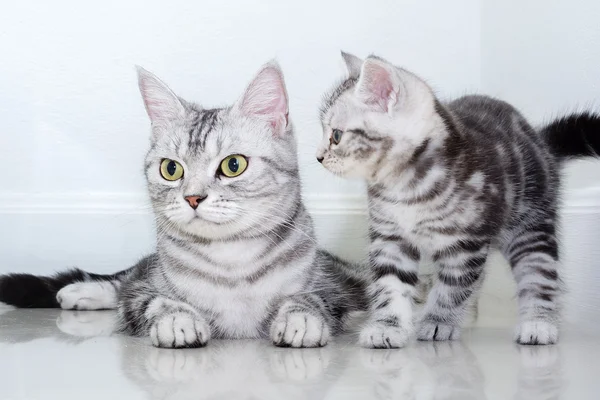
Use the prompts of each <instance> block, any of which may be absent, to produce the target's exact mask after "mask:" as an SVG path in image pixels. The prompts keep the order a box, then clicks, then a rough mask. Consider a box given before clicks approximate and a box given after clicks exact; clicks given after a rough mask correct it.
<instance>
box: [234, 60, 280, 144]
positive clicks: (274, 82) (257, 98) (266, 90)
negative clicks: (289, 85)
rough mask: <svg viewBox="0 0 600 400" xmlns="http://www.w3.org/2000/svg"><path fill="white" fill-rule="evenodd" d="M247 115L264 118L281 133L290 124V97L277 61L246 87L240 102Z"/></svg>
mask: <svg viewBox="0 0 600 400" xmlns="http://www.w3.org/2000/svg"><path fill="white" fill-rule="evenodd" d="M240 109H241V111H242V113H243V114H244V115H246V116H250V117H256V118H260V119H264V120H266V121H268V122H269V124H270V125H271V127H272V128H273V131H274V132H275V133H277V134H279V133H281V132H282V131H283V130H284V129H285V127H286V126H287V124H288V97H287V91H286V89H285V81H284V79H283V73H282V72H281V70H280V69H279V66H278V65H277V64H275V63H270V64H267V65H266V66H265V67H263V69H262V70H260V72H259V73H258V74H257V75H256V77H255V78H254V80H253V81H252V82H251V83H250V85H249V86H248V88H247V89H246V93H244V96H243V98H242V100H241V103H240Z"/></svg>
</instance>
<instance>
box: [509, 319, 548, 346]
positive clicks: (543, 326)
mask: <svg viewBox="0 0 600 400" xmlns="http://www.w3.org/2000/svg"><path fill="white" fill-rule="evenodd" d="M515 341H516V342H517V343H519V344H541V345H544V344H554V343H556V342H558V327H557V326H556V325H555V324H553V323H552V322H547V321H523V322H521V323H520V324H519V325H518V326H517V329H516V330H515Z"/></svg>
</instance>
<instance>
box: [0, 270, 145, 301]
mask: <svg viewBox="0 0 600 400" xmlns="http://www.w3.org/2000/svg"><path fill="white" fill-rule="evenodd" d="M132 269H133V268H129V269H126V270H124V271H120V272H117V273H116V274H112V275H99V274H92V273H88V272H85V271H82V270H80V269H78V268H73V269H70V270H67V271H64V272H59V273H57V274H55V275H52V276H37V275H31V274H8V275H0V302H2V303H5V304H8V305H11V306H14V307H18V308H58V307H62V308H68V309H78V308H79V306H78V304H77V303H76V302H73V301H70V299H67V298H65V299H64V300H63V299H57V295H58V292H59V291H61V289H64V288H66V287H67V286H69V285H72V284H75V283H81V284H84V285H82V286H81V287H79V288H77V287H75V286H73V287H72V288H73V289H74V290H73V291H82V290H81V289H84V290H83V291H85V292H86V293H85V294H84V293H81V294H82V295H83V297H82V296H79V297H80V299H81V298H83V299H86V298H87V299H89V300H92V298H93V297H94V296H93V295H92V296H90V294H89V293H88V291H89V289H90V288H89V287H88V286H90V284H92V285H95V286H96V291H99V290H103V291H105V292H108V291H110V292H111V296H110V297H111V301H106V300H105V301H103V302H101V303H98V304H95V307H94V306H91V307H90V306H89V304H88V306H85V302H84V303H82V304H84V305H83V307H81V309H102V308H115V306H116V291H117V289H118V287H119V286H120V283H121V282H122V281H123V280H124V279H125V278H126V277H127V276H128V275H129V274H130V272H131V271H132ZM92 289H93V288H92ZM74 294H75V293H74ZM58 297H60V296H58ZM95 297H98V296H95ZM101 297H102V296H100V298H101ZM104 298H106V296H104ZM59 300H62V301H59ZM96 300H97V299H96ZM88 302H89V301H88ZM70 303H73V304H70Z"/></svg>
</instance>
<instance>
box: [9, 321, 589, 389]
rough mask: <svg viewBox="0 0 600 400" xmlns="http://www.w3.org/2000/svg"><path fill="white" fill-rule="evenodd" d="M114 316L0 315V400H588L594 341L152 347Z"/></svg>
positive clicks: (486, 333) (504, 338)
mask: <svg viewBox="0 0 600 400" xmlns="http://www.w3.org/2000/svg"><path fill="white" fill-rule="evenodd" d="M115 317H116V315H115V313H114V312H110V311H102V312H77V311H59V310H2V311H0V360H1V362H0V398H1V399H3V400H13V399H14V400H16V399H27V400H34V399H61V400H66V399H82V398H85V399H86V400H88V399H96V398H97V399H105V398H110V397H112V398H114V399H128V400H131V399H285V400H287V399H460V400H465V399H528V400H530V399H559V398H565V399H578V400H579V399H588V398H589V399H592V398H597V397H596V393H597V390H598V389H600V379H598V378H597V377H596V373H595V372H594V371H593V368H594V367H593V365H595V364H596V360H598V357H599V356H600V345H599V341H598V338H596V337H586V336H581V335H579V336H575V335H573V334H571V335H569V334H568V333H567V334H566V335H564V336H565V337H564V338H563V340H562V342H561V343H560V344H559V345H558V346H546V347H540V346H529V347H524V346H517V345H514V344H513V343H512V342H511V341H510V332H509V330H508V329H507V330H493V329H474V330H470V331H466V332H465V333H464V335H463V339H462V340H460V341H456V342H436V343H423V342H415V343H413V344H411V346H410V347H408V348H406V349H402V350H367V349H361V348H359V347H357V346H356V344H355V340H354V338H353V337H342V338H338V339H337V340H335V341H334V342H333V343H331V344H330V345H329V346H327V347H325V348H322V349H280V348H276V347H273V346H271V345H270V343H268V342H267V341H251V340H242V341H212V342H210V343H209V345H208V346H207V347H206V348H203V349H194V350H164V349H156V348H153V347H151V346H150V344H149V341H148V340H144V339H135V338H130V337H125V336H122V335H118V334H114V333H113V328H114V323H115Z"/></svg>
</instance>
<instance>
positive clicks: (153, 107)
mask: <svg viewBox="0 0 600 400" xmlns="http://www.w3.org/2000/svg"><path fill="white" fill-rule="evenodd" d="M136 69H137V74H138V84H139V86H140V93H141V94H142V98H143V99H144V105H145V106H146V112H147V113H148V116H149V117H150V121H152V123H153V124H154V123H158V122H164V121H169V120H174V119H177V118H180V117H181V116H183V115H184V114H185V108H184V106H183V104H182V103H181V101H180V100H179V98H178V97H177V95H176V94H175V93H173V91H172V90H171V89H169V87H168V86H167V85H166V84H165V83H164V82H163V81H161V80H160V79H158V78H157V77H156V76H155V75H154V74H152V73H151V72H149V71H146V70H145V69H144V68H142V67H140V66H136Z"/></svg>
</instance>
